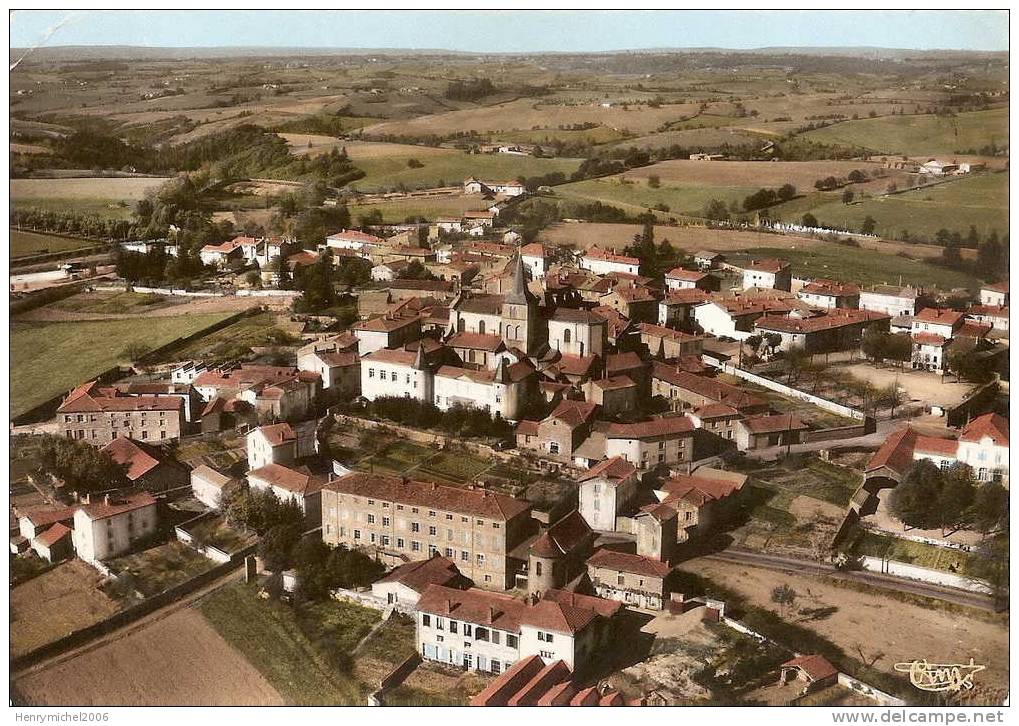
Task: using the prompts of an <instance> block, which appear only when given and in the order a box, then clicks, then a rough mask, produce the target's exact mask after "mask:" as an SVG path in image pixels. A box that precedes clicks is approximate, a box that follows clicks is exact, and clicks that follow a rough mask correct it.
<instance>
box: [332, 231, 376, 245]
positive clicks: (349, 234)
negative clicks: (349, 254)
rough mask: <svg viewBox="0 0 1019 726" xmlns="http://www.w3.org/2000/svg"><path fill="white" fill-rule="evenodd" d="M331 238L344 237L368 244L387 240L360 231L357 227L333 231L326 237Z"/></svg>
mask: <svg viewBox="0 0 1019 726" xmlns="http://www.w3.org/2000/svg"><path fill="white" fill-rule="evenodd" d="M330 239H342V240H347V241H350V242H362V243H366V244H376V245H380V244H383V243H384V242H385V240H384V239H382V238H381V237H376V236H375V235H373V234H366V233H364V232H359V231H358V230H356V229H341V230H340V231H339V232H333V233H332V234H331V235H329V236H328V237H326V241H328V240H330Z"/></svg>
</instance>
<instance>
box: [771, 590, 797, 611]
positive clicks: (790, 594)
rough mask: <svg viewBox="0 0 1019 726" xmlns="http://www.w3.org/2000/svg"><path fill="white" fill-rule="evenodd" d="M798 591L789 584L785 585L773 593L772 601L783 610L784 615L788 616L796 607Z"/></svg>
mask: <svg viewBox="0 0 1019 726" xmlns="http://www.w3.org/2000/svg"><path fill="white" fill-rule="evenodd" d="M796 597H797V593H796V590H794V589H793V588H791V587H790V586H789V584H788V583H783V584H781V585H779V586H778V587H776V588H775V589H774V590H772V591H771V601H772V602H773V603H775V604H776V605H778V606H779V607H781V608H782V612H783V614H785V615H786V616H788V611H790V610H792V609H793V607H794V606H795V605H796Z"/></svg>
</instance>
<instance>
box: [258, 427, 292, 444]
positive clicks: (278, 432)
mask: <svg viewBox="0 0 1019 726" xmlns="http://www.w3.org/2000/svg"><path fill="white" fill-rule="evenodd" d="M255 432H258V433H260V434H262V437H263V438H264V439H265V440H266V441H267V442H268V444H269V446H281V445H282V444H285V443H287V442H289V441H297V434H296V433H295V432H294V430H293V429H292V428H291V427H290V424H288V423H286V422H284V423H278V424H272V425H270V426H259V427H258V428H257V429H255V431H252V433H255Z"/></svg>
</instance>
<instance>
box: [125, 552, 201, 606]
mask: <svg viewBox="0 0 1019 726" xmlns="http://www.w3.org/2000/svg"><path fill="white" fill-rule="evenodd" d="M108 564H109V565H110V569H112V570H113V571H114V572H117V573H120V577H119V578H118V583H122V584H123V587H124V588H127V587H133V588H134V589H135V590H137V591H138V592H140V593H141V594H142V595H144V596H145V597H152V596H153V595H156V594H158V593H160V592H162V591H163V590H166V589H167V588H169V587H173V586H174V585H179V584H180V583H182V582H186V581H187V580H190V579H191V578H192V577H195V576H196V575H200V574H201V573H203V572H205V571H206V570H209V569H211V568H212V567H213V566H214V563H213V562H212V560H210V559H208V558H206V557H205V556H204V555H201V554H199V553H198V552H196V551H195V550H193V549H191V548H190V547H188V546H187V545H186V544H183V543H182V542H178V541H177V540H173V541H171V542H167V543H166V544H162V545H159V546H158V547H150V548H149V549H147V550H143V551H141V552H136V553H134V554H130V555H124V556H123V557H118V558H116V559H114V560H110V561H109V563H108Z"/></svg>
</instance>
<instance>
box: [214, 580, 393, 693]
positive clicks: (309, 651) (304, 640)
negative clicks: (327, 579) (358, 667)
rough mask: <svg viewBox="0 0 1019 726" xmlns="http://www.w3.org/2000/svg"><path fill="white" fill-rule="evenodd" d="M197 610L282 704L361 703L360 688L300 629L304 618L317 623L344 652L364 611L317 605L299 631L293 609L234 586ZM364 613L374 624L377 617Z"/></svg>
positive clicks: (360, 624)
mask: <svg viewBox="0 0 1019 726" xmlns="http://www.w3.org/2000/svg"><path fill="white" fill-rule="evenodd" d="M200 608H201V612H202V615H203V616H205V619H206V620H207V621H208V622H209V624H210V625H212V626H213V627H214V628H215V629H216V631H217V632H219V634H220V635H221V636H222V637H223V638H224V639H225V640H226V641H227V642H228V643H230V644H231V645H232V646H233V647H234V648H236V649H237V650H238V651H239V652H240V653H241V654H242V655H243V656H244V657H245V658H247V660H248V662H250V663H251V664H252V665H253V666H254V667H255V668H257V669H258V670H259V672H260V673H261V674H262V675H263V676H265V678H266V680H268V681H269V683H271V684H272V686H273V687H274V688H275V689H276V690H277V691H279V693H280V695H281V696H283V698H284V699H285V700H286V701H287V703H288V704H292V705H296V706H337V705H351V706H353V705H362V704H363V703H364V693H363V689H362V688H361V687H360V685H359V684H358V683H357V682H356V681H354V680H353V679H352V678H351V677H350V675H349V674H347V673H344V672H340V671H339V670H337V669H336V668H335V667H334V666H333V665H332V664H331V663H330V661H329V659H328V658H327V657H326V656H324V655H323V654H322V653H321V652H320V651H319V649H318V648H317V647H316V645H315V644H314V643H313V642H312V640H311V639H309V637H308V635H307V634H306V633H305V628H306V627H309V625H308V621H309V619H315V618H316V617H317V618H318V619H319V621H320V622H321V626H319V627H318V628H317V631H318V633H319V634H320V635H322V636H324V637H334V638H336V639H337V642H338V643H342V647H347V646H348V645H349V644H350V643H351V642H355V643H356V642H357V640H358V639H359V638H360V637H363V635H364V633H365V632H367V629H365V630H364V632H361V629H363V628H365V626H366V625H367V627H370V623H369V615H368V614H367V613H363V612H361V611H364V610H365V608H360V607H357V606H355V605H344V604H343V603H323V604H322V605H321V607H319V606H315V608H316V609H315V610H313V611H311V613H308V614H306V617H305V628H302V626H301V623H299V622H298V616H297V614H296V612H295V611H294V609H293V608H291V607H289V606H287V605H284V604H282V603H278V602H267V601H264V600H260V599H258V597H257V596H256V589H255V588H254V587H252V586H250V585H247V584H244V583H239V582H238V583H234V584H231V585H228V586H226V587H224V588H221V589H219V590H217V591H216V592H215V593H213V594H212V595H210V596H209V597H207V598H205V599H204V600H203V601H202V603H201V606H200ZM370 612H371V613H372V615H374V618H375V619H378V614H377V613H375V612H374V611H370ZM358 633H360V635H357V634H358ZM355 636H356V637H355ZM338 647H339V646H338Z"/></svg>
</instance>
